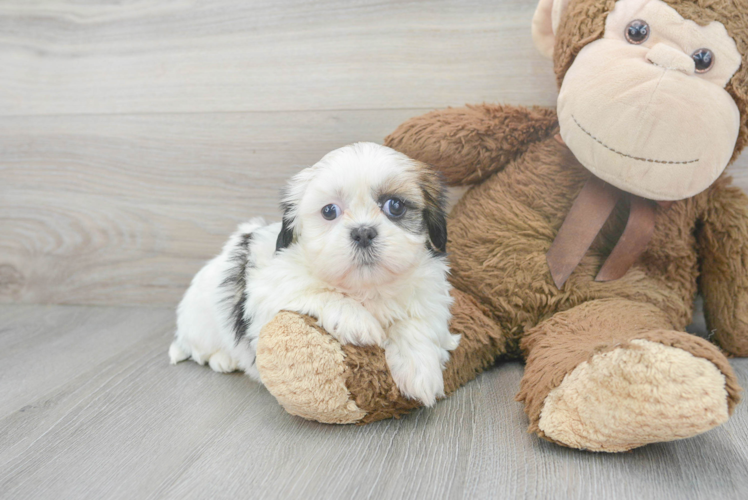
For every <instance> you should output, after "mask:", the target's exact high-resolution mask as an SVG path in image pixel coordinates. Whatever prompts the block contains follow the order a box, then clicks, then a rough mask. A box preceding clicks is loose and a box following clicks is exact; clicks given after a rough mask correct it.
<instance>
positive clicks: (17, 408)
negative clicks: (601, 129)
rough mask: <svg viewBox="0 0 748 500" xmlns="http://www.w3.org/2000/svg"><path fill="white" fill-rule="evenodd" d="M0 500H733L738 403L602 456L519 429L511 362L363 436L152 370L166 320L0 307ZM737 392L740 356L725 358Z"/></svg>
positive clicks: (227, 385)
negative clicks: (691, 434) (703, 426)
mask: <svg viewBox="0 0 748 500" xmlns="http://www.w3.org/2000/svg"><path fill="white" fill-rule="evenodd" d="M0 325H2V329H1V330H0V498H8V499H10V498H12V499H19V500H20V499H45V498H95V499H101V498H122V499H133V498H175V499H190V498H195V499H198V498H263V499H273V498H282V499H285V498H309V499H314V498H382V499H395V498H464V499H473V498H478V499H480V498H532V499H546V498H553V499H563V498H615V499H636V500H642V499H653V500H654V499H658V500H660V499H674V500H676V499H677V500H683V499H701V498H703V499H707V498H708V499H712V498H720V499H738V498H742V499H744V498H746V496H745V495H746V492H748V432H746V430H748V405H746V404H742V405H739V406H738V408H737V411H736V413H735V415H734V416H733V417H732V418H731V419H730V421H729V422H728V423H727V424H725V425H723V426H722V427H719V428H717V429H714V430H712V431H710V432H708V433H706V434H703V435H701V436H697V437H695V438H692V439H687V440H683V441H678V442H674V443H667V444H658V445H652V446H647V447H645V448H641V449H638V450H635V451H633V452H631V453H623V454H617V455H607V454H595V453H588V452H581V451H575V450H569V449H566V448H561V447H559V446H555V445H552V444H550V443H547V442H544V441H541V440H538V439H537V438H536V437H534V436H531V435H529V434H527V433H526V432H525V428H526V425H527V421H526V417H525V415H524V413H523V411H522V407H521V405H520V404H519V403H517V402H515V401H514V394H515V393H516V391H517V388H518V384H519V380H520V378H521V376H522V366H521V364H519V363H517V362H511V363H503V364H499V365H498V366H497V367H495V368H494V369H492V370H490V371H489V372H487V373H484V374H483V375H482V376H480V377H479V378H478V379H477V380H476V381H474V382H472V383H470V384H468V385H467V386H465V387H463V388H462V389H460V390H459V391H458V392H457V393H456V394H455V395H454V396H452V397H451V398H449V399H447V400H445V401H442V402H440V403H439V404H437V405H436V406H435V407H434V408H433V409H423V410H419V411H416V412H415V413H413V414H411V415H409V416H407V417H405V418H403V419H401V420H388V421H383V422H378V423H375V424H371V425H368V426H363V427H357V426H332V425H323V424H317V423H314V422H308V421H305V420H302V419H300V418H296V417H292V416H290V415H288V414H287V413H285V411H284V410H282V409H281V408H280V406H278V404H277V403H276V402H275V400H274V399H273V398H272V396H270V394H269V393H268V392H267V391H266V390H265V389H263V388H262V387H259V386H258V385H257V384H255V383H253V382H252V381H250V380H249V379H248V378H247V377H245V376H243V375H240V374H230V375H222V374H217V373H214V372H213V371H211V370H210V369H208V368H207V367H201V366H198V365H197V364H195V363H182V364H180V365H178V366H176V367H175V366H170V365H169V364H168V360H167V356H166V350H167V347H168V345H169V342H170V338H171V335H172V332H173V328H174V312H173V310H172V309H171V308H169V309H157V308H117V307H82V306H28V305H23V306H21V305H17V306H0ZM732 365H733V367H734V368H735V369H736V371H737V372H738V376H739V378H740V381H741V384H742V385H743V386H744V387H748V359H738V360H732Z"/></svg>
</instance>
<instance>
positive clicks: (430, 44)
mask: <svg viewBox="0 0 748 500" xmlns="http://www.w3.org/2000/svg"><path fill="white" fill-rule="evenodd" d="M533 9H534V2H532V1H529V0H509V1H503V2H492V1H487V0H470V1H467V2H463V1H457V0H439V1H434V2H428V3H425V2H397V1H393V0H388V1H384V2H380V1H377V2H374V1H355V2H351V1H342V0H339V1H335V0H323V1H315V2H310V1H302V0H254V1H253V2H239V1H237V0H214V1H194V0H191V1H184V0H148V1H145V0H131V1H126V2H101V1H93V0H84V1H81V0H75V1H73V0H70V1H63V0H46V1H34V2H29V1H27V0H7V1H5V2H2V3H0V32H2V33H3V36H2V37H1V38H0V68H2V69H1V70H0V76H2V80H3V92H0V302H15V303H64V304H101V305H107V304H108V305H118V304H148V305H159V304H164V305H165V304H169V305H171V304H175V303H176V302H177V301H178V300H179V298H180V296H181V294H182V293H183V291H184V289H185V288H186V286H187V284H188V283H189V280H190V278H191V277H192V275H193V274H194V273H195V272H196V271H197V270H198V269H199V268H200V266H201V265H202V263H203V262H204V261H205V260H207V259H208V258H210V257H212V256H213V255H214V254H216V253H217V252H218V250H219V249H220V247H221V244H222V243H223V241H224V240H225V238H226V236H227V235H228V234H229V233H230V232H231V231H232V230H233V228H234V227H235V226H236V224H237V223H238V222H240V221H242V220H245V219H247V218H249V217H251V216H258V215H259V216H265V217H267V218H269V219H276V218H277V217H278V214H277V208H276V207H277V199H278V191H279V189H280V188H281V186H282V185H283V184H284V182H285V181H286V180H287V179H288V177H289V176H290V175H292V174H293V173H294V172H296V171H298V170H299V168H301V167H302V166H306V165H309V164H312V163H314V162H315V161H317V160H318V159H319V158H320V157H321V156H322V155H323V154H324V153H326V152H327V151H329V150H331V149H334V148H336V147H339V146H342V145H344V144H348V143H351V142H355V141H359V140H370V141H377V142H378V141H381V140H382V138H383V137H384V136H385V135H386V134H388V133H389V132H391V131H392V130H393V129H394V128H395V127H396V126H397V125H398V124H399V123H401V122H402V121H404V120H405V119H407V118H410V117H412V116H415V115H418V114H422V113H424V112H426V111H429V110H430V109H433V108H441V107H445V106H447V105H462V104H463V103H466V102H467V103H479V102H482V101H489V102H509V103H513V104H541V105H552V104H553V103H554V101H555V96H556V91H555V84H554V80H553V75H552V71H551V65H550V62H549V61H546V60H544V59H542V58H541V57H540V56H539V55H538V54H537V53H536V51H535V49H534V47H533V45H532V40H531V37H530V30H529V25H530V19H531V16H532V12H533ZM394 20H396V22H395V21H394ZM747 165H748V157H747V156H744V157H743V158H741V159H740V161H739V163H738V165H736V166H735V167H734V168H733V172H734V173H735V174H736V179H737V181H738V183H739V184H741V185H742V186H744V187H745V186H748V168H746V166H747Z"/></svg>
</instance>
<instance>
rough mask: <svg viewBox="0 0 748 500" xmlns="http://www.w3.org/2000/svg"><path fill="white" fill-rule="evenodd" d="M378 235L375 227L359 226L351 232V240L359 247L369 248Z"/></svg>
mask: <svg viewBox="0 0 748 500" xmlns="http://www.w3.org/2000/svg"><path fill="white" fill-rule="evenodd" d="M377 234H379V233H377V230H376V229H374V228H373V227H370V226H359V227H357V228H355V229H353V230H352V231H351V239H352V240H353V242H354V243H355V244H356V246H357V247H360V248H368V247H369V246H370V245H371V242H372V241H373V240H374V238H376V237H377Z"/></svg>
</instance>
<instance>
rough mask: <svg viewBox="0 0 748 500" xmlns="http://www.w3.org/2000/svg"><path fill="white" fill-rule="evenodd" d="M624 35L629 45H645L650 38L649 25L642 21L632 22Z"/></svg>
mask: <svg viewBox="0 0 748 500" xmlns="http://www.w3.org/2000/svg"><path fill="white" fill-rule="evenodd" d="M624 35H625V36H626V40H627V41H628V42H629V43H633V44H634V45H639V44H641V43H644V42H646V41H647V38H649V25H648V24H647V23H646V22H644V21H642V20H641V19H637V20H636V21H631V22H630V23H629V25H628V26H626V31H625V32H624Z"/></svg>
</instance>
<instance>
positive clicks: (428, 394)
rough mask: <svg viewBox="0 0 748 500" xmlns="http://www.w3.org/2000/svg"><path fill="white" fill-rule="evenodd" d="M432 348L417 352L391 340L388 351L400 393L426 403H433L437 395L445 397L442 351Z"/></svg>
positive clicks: (386, 352) (388, 364)
mask: <svg viewBox="0 0 748 500" xmlns="http://www.w3.org/2000/svg"><path fill="white" fill-rule="evenodd" d="M442 350H443V349H442ZM428 351H430V352H421V353H413V352H411V351H405V350H403V349H401V348H400V347H399V346H398V345H396V344H395V343H392V342H390V343H388V344H387V346H386V347H385V350H384V353H385V358H386V359H387V366H389V368H390V373H391V374H392V379H393V380H394V381H395V385H397V388H398V389H399V390H400V393H401V394H402V395H403V396H405V397H407V398H410V399H417V400H419V401H421V403H423V404H424V405H425V406H432V405H433V404H434V403H435V402H436V398H441V397H444V377H443V376H442V368H441V363H440V362H439V357H440V356H439V354H438V353H436V352H435V350H434V349H429V350H428ZM445 353H446V351H445ZM446 354H447V356H449V355H448V353H446Z"/></svg>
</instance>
